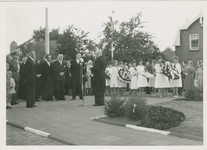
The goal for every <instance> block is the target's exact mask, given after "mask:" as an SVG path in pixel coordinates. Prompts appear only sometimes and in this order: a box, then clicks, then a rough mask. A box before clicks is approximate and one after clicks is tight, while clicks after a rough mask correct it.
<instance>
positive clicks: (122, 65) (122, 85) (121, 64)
mask: <svg viewBox="0 0 207 150" xmlns="http://www.w3.org/2000/svg"><path fill="white" fill-rule="evenodd" d="M121 69H124V64H123V62H122V61H120V62H119V67H118V71H119V70H121ZM118 79H119V80H118V86H119V93H120V94H121V95H123V93H124V88H126V86H127V85H126V83H125V82H123V81H122V80H121V79H120V78H118Z"/></svg>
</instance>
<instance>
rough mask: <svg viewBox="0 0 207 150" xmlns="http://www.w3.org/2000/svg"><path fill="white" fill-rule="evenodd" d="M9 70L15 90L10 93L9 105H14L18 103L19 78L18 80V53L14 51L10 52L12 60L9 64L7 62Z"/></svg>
mask: <svg viewBox="0 0 207 150" xmlns="http://www.w3.org/2000/svg"><path fill="white" fill-rule="evenodd" d="M9 70H10V71H12V78H13V79H14V81H15V91H16V93H15V94H12V99H11V105H16V104H19V103H18V102H17V96H18V90H19V80H20V75H19V70H20V64H19V56H18V53H16V52H15V53H13V54H12V60H11V61H10V64H9Z"/></svg>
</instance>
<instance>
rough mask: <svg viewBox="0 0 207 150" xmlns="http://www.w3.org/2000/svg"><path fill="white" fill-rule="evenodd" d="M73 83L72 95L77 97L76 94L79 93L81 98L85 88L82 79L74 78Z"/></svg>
mask: <svg viewBox="0 0 207 150" xmlns="http://www.w3.org/2000/svg"><path fill="white" fill-rule="evenodd" d="M72 82H73V85H72V97H73V99H75V98H76V95H77V94H78V95H79V98H80V99H82V98H83V89H82V85H81V81H80V79H78V78H73V81H72Z"/></svg>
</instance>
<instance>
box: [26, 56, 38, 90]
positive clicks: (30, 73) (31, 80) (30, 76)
mask: <svg viewBox="0 0 207 150" xmlns="http://www.w3.org/2000/svg"><path fill="white" fill-rule="evenodd" d="M24 75H25V79H26V82H27V84H30V85H31V86H34V85H35V81H36V70H35V63H34V62H33V60H32V59H31V58H30V57H28V59H27V61H26V66H25V73H24Z"/></svg>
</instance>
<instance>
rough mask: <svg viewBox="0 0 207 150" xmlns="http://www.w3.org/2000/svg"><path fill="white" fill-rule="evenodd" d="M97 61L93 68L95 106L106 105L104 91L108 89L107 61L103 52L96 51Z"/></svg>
mask: <svg viewBox="0 0 207 150" xmlns="http://www.w3.org/2000/svg"><path fill="white" fill-rule="evenodd" d="M95 54H96V61H95V63H94V67H92V68H91V71H92V73H93V80H94V85H93V86H94V95H95V105H94V106H102V105H104V91H105V89H106V80H105V70H106V64H107V62H106V59H105V58H104V57H103V56H102V51H101V50H96V52H95Z"/></svg>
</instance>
